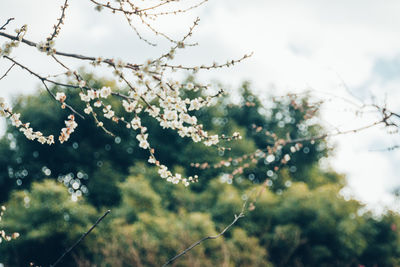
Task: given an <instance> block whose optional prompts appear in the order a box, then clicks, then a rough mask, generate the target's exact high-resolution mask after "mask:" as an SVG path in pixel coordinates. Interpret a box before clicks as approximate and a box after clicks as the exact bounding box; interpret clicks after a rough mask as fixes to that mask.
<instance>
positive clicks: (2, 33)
mask: <svg viewBox="0 0 400 267" xmlns="http://www.w3.org/2000/svg"><path fill="white" fill-rule="evenodd" d="M0 36H3V37H6V38H8V39H11V40H14V41H18V40H19V39H18V37H17V36H13V35H10V34H8V33H5V32H0ZM21 42H23V43H24V44H26V45H29V46H32V47H36V46H37V43H35V42H32V41H29V40H27V39H24V38H22V40H21ZM54 54H56V55H59V56H63V57H71V58H76V59H80V60H87V61H96V60H97V59H96V58H95V57H90V56H84V55H79V54H72V53H66V52H60V51H55V53H54ZM101 62H103V63H106V64H108V65H110V66H115V64H114V61H113V60H112V59H103V60H102V61H101ZM139 66H141V65H137V64H131V63H128V64H126V65H125V68H128V69H133V70H138V68H139Z"/></svg>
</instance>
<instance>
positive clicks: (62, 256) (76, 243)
mask: <svg viewBox="0 0 400 267" xmlns="http://www.w3.org/2000/svg"><path fill="white" fill-rule="evenodd" d="M110 212H111V211H110V210H107V211H106V213H104V214H103V216H101V217H100V218H98V219H97V221H96V222H95V224H93V225H92V227H90V229H89V230H88V231H87V232H86V233H84V234H83V235H82V236H81V237H80V238H79V239H78V240H77V241H76V242H75V244H73V245H72V246H71V247H70V248H69V249H67V250H66V251H65V252H64V253H63V254H62V255H61V256H60V257H59V258H58V259H57V260H56V262H55V263H53V264H52V265H50V267H54V266H56V265H57V264H58V263H59V262H60V261H61V260H62V259H63V258H64V257H65V256H66V255H67V254H68V253H70V252H71V250H73V249H74V248H75V247H76V246H77V245H79V243H80V242H82V240H83V239H84V238H85V237H86V236H87V235H88V234H90V232H91V231H92V230H93V229H94V228H95V227H96V226H97V225H98V224H99V223H100V222H101V221H102V220H103V219H104V218H105V217H106V216H107V215H108V214H109V213H110Z"/></svg>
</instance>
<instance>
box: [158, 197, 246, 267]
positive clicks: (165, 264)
mask: <svg viewBox="0 0 400 267" xmlns="http://www.w3.org/2000/svg"><path fill="white" fill-rule="evenodd" d="M246 205H247V200H246V201H245V202H244V204H243V207H242V210H241V212H240V213H239V215H236V214H235V218H234V220H233V221H232V222H231V223H230V224H229V225H228V226H227V227H225V228H224V230H222V232H220V233H219V234H217V235H214V236H207V237H203V238H202V239H200V240H198V241H196V242H195V243H193V244H192V245H190V246H189V247H188V248H187V249H185V250H184V251H182V252H181V253H179V254H178V255H176V256H174V257H172V258H171V259H169V260H168V261H167V262H166V263H164V265H163V266H162V267H165V266H167V265H169V264H171V263H172V262H173V261H175V260H176V259H178V258H180V257H182V256H183V255H185V254H186V253H188V252H189V251H190V250H192V249H193V248H195V247H197V246H198V245H200V244H201V243H202V242H204V241H206V240H208V239H217V238H218V237H220V236H222V235H223V234H224V233H225V232H226V231H228V230H229V229H230V228H231V227H232V226H233V225H234V224H235V223H236V222H237V221H238V220H239V219H240V218H243V217H244V216H245V209H246Z"/></svg>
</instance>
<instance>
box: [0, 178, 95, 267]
mask: <svg viewBox="0 0 400 267" xmlns="http://www.w3.org/2000/svg"><path fill="white" fill-rule="evenodd" d="M7 206H8V212H7V217H5V218H4V221H3V222H2V226H4V228H5V229H7V230H9V231H10V232H19V233H20V237H19V238H18V239H17V240H14V241H13V242H9V243H5V244H2V246H1V247H0V262H1V261H5V262H7V263H8V264H10V265H11V266H19V265H22V266H27V265H28V264H29V262H35V263H40V264H43V265H49V264H51V263H53V262H54V261H55V260H56V259H57V258H56V257H57V256H58V255H61V253H62V252H63V250H64V249H65V248H66V247H67V246H69V245H70V244H72V242H74V241H75V240H76V239H78V237H79V236H80V235H81V234H82V233H83V232H85V231H86V229H88V227H89V225H90V224H91V223H92V222H94V221H95V218H96V211H95V209H94V208H93V207H91V206H90V205H88V204H87V203H86V202H85V201H83V200H81V201H79V202H73V201H72V200H71V197H70V195H69V194H68V192H67V191H66V190H65V187H64V186H62V185H60V184H56V183H55V182H54V181H50V180H44V181H43V182H41V183H33V185H32V188H31V190H30V191H16V192H14V193H13V194H12V195H11V198H10V200H9V201H8V203H7ZM71 261H72V259H66V262H67V263H68V262H71Z"/></svg>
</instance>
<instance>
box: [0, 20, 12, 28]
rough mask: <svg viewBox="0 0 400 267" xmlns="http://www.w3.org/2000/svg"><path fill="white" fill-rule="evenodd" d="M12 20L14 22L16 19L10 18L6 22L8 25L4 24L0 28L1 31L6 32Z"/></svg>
mask: <svg viewBox="0 0 400 267" xmlns="http://www.w3.org/2000/svg"><path fill="white" fill-rule="evenodd" d="M12 20H14V18H9V19H8V20H7V21H6V23H4V25H3V26H1V27H0V31H1V30H5V29H6V26H7V25H8V23H10V22H11V21H12Z"/></svg>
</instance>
